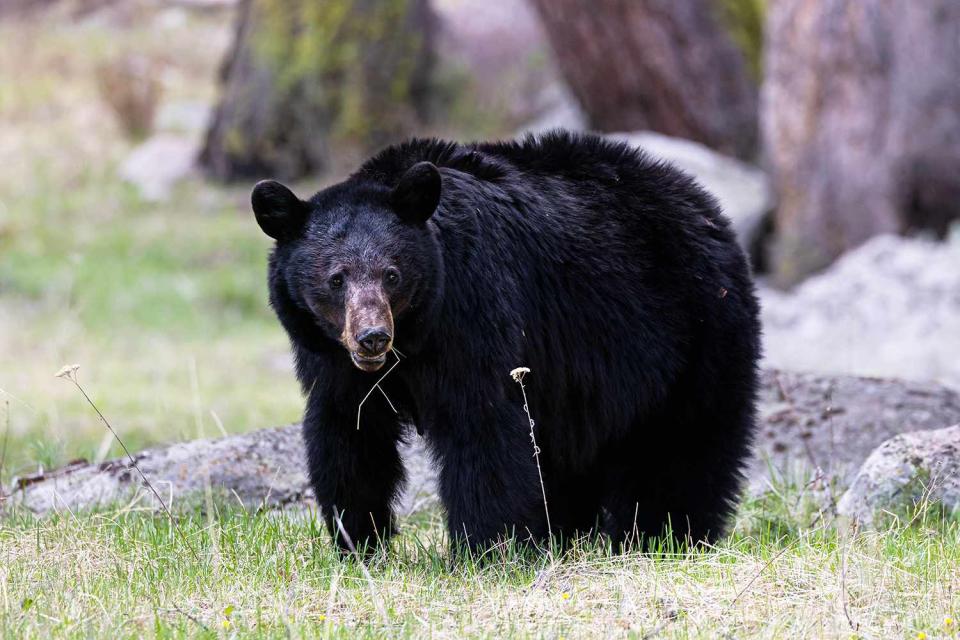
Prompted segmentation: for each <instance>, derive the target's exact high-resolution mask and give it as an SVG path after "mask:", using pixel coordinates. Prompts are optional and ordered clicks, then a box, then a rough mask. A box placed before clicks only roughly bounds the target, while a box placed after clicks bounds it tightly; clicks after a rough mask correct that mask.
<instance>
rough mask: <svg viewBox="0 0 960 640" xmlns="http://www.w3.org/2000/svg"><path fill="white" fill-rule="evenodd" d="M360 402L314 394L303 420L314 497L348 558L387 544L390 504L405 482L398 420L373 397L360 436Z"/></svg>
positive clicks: (364, 412) (363, 416)
mask: <svg viewBox="0 0 960 640" xmlns="http://www.w3.org/2000/svg"><path fill="white" fill-rule="evenodd" d="M371 384H372V383H371ZM354 400H355V401H354ZM360 400H361V397H357V398H353V397H352V394H351V397H350V398H343V397H337V398H334V395H333V394H332V393H331V392H329V391H326V390H317V389H315V390H313V391H312V392H311V393H310V399H309V401H308V403H307V412H306V415H305V416H304V420H303V435H304V441H305V443H306V449H307V468H308V471H309V474H310V481H311V483H312V486H313V491H314V494H315V495H316V498H317V503H318V504H319V505H320V508H321V510H322V512H323V516H324V520H325V521H326V525H327V530H328V531H329V532H330V535H331V536H332V537H333V539H334V540H335V541H336V543H337V545H338V547H339V548H340V550H341V551H342V552H344V553H347V552H350V551H351V550H352V549H351V545H352V546H353V549H356V550H357V551H358V552H361V553H370V552H371V551H372V550H374V549H375V548H376V546H377V545H378V544H383V543H385V542H386V541H387V539H388V538H389V537H390V535H391V534H392V533H393V528H394V523H393V512H392V507H391V503H392V502H393V499H394V497H395V496H396V495H397V493H398V492H399V491H400V489H401V487H402V484H403V481H404V468H403V461H402V460H401V458H400V453H399V451H398V449H397V444H398V442H399V440H400V437H401V430H400V425H399V422H398V420H397V416H396V415H395V414H394V413H393V412H392V410H391V409H390V408H389V406H387V404H386V402H385V400H384V399H383V398H382V397H379V396H377V397H374V396H371V397H370V398H369V399H368V400H367V402H365V403H364V405H363V410H362V413H361V426H360V429H359V430H358V429H357V406H358V404H359V402H360ZM338 518H339V520H340V522H339V523H338V522H337V520H338ZM340 524H342V527H343V531H341V527H340ZM344 532H346V535H344ZM348 537H349V540H348V539H347V538H348Z"/></svg>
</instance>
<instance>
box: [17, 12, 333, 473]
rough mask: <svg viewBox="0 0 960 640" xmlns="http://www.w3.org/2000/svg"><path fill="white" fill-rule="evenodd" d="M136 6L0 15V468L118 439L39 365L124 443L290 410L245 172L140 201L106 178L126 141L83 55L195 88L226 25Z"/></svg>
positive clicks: (91, 453) (263, 248)
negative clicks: (119, 60) (178, 22)
mask: <svg viewBox="0 0 960 640" xmlns="http://www.w3.org/2000/svg"><path fill="white" fill-rule="evenodd" d="M132 5H133V3H131V6H132ZM137 15H139V14H137ZM151 15H152V14H149V13H144V15H142V16H140V17H138V18H137V19H135V20H134V21H133V22H132V23H131V24H130V25H128V26H126V27H119V26H117V25H115V24H110V23H109V22H97V21H94V22H92V23H74V22H71V21H66V20H63V19H61V18H44V19H41V20H40V21H39V22H28V23H17V22H7V23H3V24H0V121H2V122H3V123H4V125H3V128H2V130H0V156H2V157H4V158H5V159H7V158H9V161H8V162H7V163H5V167H4V171H3V172H2V173H0V427H3V426H4V425H5V422H6V420H7V416H9V424H10V427H9V446H8V453H7V457H6V459H5V461H4V464H3V465H2V469H0V482H9V480H10V478H11V476H13V475H16V474H22V473H27V472H30V471H32V470H34V469H35V468H36V467H37V466H38V465H42V466H44V467H46V468H49V467H51V466H56V465H59V464H63V463H64V462H66V461H68V460H71V459H74V458H79V457H84V458H93V457H95V456H96V455H97V454H98V452H100V453H101V455H111V456H114V455H117V454H118V453H119V451H118V449H117V447H116V446H115V445H112V444H111V443H109V441H107V442H106V443H105V444H106V446H107V447H109V448H108V449H106V451H100V450H101V444H102V443H103V442H104V441H103V431H102V427H101V426H100V425H99V424H98V423H97V421H96V419H95V416H93V415H91V413H90V412H89V410H88V409H87V408H86V407H85V406H84V405H83V403H82V402H81V401H80V399H79V398H78V397H77V394H76V393H74V392H73V391H72V390H71V389H69V388H68V386H67V385H65V384H64V382H63V381H62V380H57V379H55V378H54V377H53V374H54V373H56V371H57V370H59V369H60V367H61V366H63V365H65V364H70V363H79V364H80V365H81V369H80V376H81V379H82V380H83V381H84V382H85V384H87V385H88V386H89V388H90V390H91V392H92V393H93V395H94V397H95V399H96V400H97V401H98V402H102V403H103V404H104V406H105V408H107V409H108V410H109V411H110V413H111V415H113V416H115V420H116V422H117V426H118V428H120V429H122V431H123V432H124V434H125V437H126V439H127V441H128V442H129V444H130V445H131V446H132V447H135V448H139V447H142V446H146V445H148V444H153V443H158V442H169V441H173V440H179V439H185V438H194V437H197V436H198V435H206V436H214V435H218V434H219V433H220V426H221V425H222V427H223V429H224V430H226V431H228V432H241V431H247V430H250V429H253V428H259V427H267V426H273V425H277V424H284V423H289V422H292V421H295V420H297V419H299V416H300V412H301V406H302V400H301V398H300V394H299V389H298V387H297V384H296V381H295V380H294V377H293V373H292V370H291V364H290V360H289V351H288V346H287V342H286V337H285V336H284V334H283V332H282V329H281V328H280V326H279V324H278V323H277V321H276V319H275V318H274V317H273V315H272V312H271V311H270V309H269V307H268V305H267V292H266V282H265V280H266V258H267V251H268V249H269V246H270V243H269V242H268V239H267V238H266V237H265V236H264V235H263V234H262V233H261V232H260V230H259V229H258V228H257V226H256V224H255V223H254V221H253V217H252V214H250V211H249V203H248V193H249V192H248V188H249V186H248V185H236V186H232V187H224V186H218V185H213V184H208V183H206V182H204V181H202V180H200V179H192V180H188V181H187V182H186V183H184V184H182V185H180V186H179V187H178V188H177V189H176V191H175V192H174V193H173V195H172V197H171V198H170V199H169V200H167V201H164V202H161V203H153V202H148V201H144V200H141V199H140V198H139V196H138V194H137V193H136V191H135V190H134V189H133V188H132V187H130V186H128V185H126V184H124V183H123V182H122V181H121V180H120V179H119V177H118V174H117V167H118V166H119V164H120V163H121V162H122V160H123V158H124V157H125V155H126V154H127V153H128V152H129V150H130V149H131V148H132V146H133V144H134V142H132V141H128V140H125V139H124V138H123V136H122V134H121V131H120V127H119V126H118V125H117V123H116V121H115V119H114V117H113V115H112V113H111V112H110V110H109V108H108V106H107V105H106V103H105V101H104V100H103V98H102V96H100V95H99V94H98V90H97V82H96V68H97V65H99V64H101V63H103V62H104V61H106V60H110V59H113V58H115V57H118V56H125V55H130V54H137V55H145V56H147V57H150V58H151V59H154V60H156V61H159V62H160V63H162V64H163V68H164V70H165V74H164V87H163V88H164V99H165V100H192V101H203V100H206V99H208V98H209V97H210V96H211V94H212V92H213V91H214V86H215V85H214V82H213V78H214V76H215V72H216V66H217V64H218V62H219V54H220V49H218V48H217V44H218V43H219V44H220V45H221V46H222V45H223V44H224V43H226V42H227V41H228V33H229V28H230V22H229V20H228V19H225V18H223V17H221V18H217V17H203V16H191V17H190V22H189V23H188V24H187V25H186V26H185V27H184V28H183V29H182V30H180V31H178V32H177V34H176V36H177V37H176V38H171V34H170V33H169V32H164V31H163V30H161V29H157V28H156V27H155V26H154V25H153V23H152V22H151V20H152V19H153V18H152V17H151ZM211 45H213V46H211ZM318 186H319V185H317V184H313V185H309V186H307V187H305V188H304V190H308V189H309V188H310V187H313V188H316V187H318Z"/></svg>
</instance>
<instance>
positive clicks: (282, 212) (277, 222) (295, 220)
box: [250, 180, 308, 240]
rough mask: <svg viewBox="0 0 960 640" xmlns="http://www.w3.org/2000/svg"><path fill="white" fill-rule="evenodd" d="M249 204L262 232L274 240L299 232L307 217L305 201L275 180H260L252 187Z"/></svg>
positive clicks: (283, 238) (289, 236)
mask: <svg viewBox="0 0 960 640" xmlns="http://www.w3.org/2000/svg"><path fill="white" fill-rule="evenodd" d="M250 204H252V205H253V213H254V215H255V216H257V223H258V224H259V225H260V228H261V229H263V232H264V233H266V234H267V235H268V236H270V237H271V238H273V239H275V240H287V239H289V238H292V237H294V236H296V235H297V234H298V233H300V229H301V228H302V227H303V223H304V221H305V220H306V219H307V210H308V209H307V203H305V202H303V201H302V200H300V198H298V197H297V196H295V195H294V194H293V192H292V191H290V189H288V188H286V187H285V186H283V185H282V184H280V183H279V182H276V181H275V180H261V181H260V182H258V183H257V184H256V186H255V187H253V192H252V193H251V194H250Z"/></svg>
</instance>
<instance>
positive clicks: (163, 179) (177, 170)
mask: <svg viewBox="0 0 960 640" xmlns="http://www.w3.org/2000/svg"><path fill="white" fill-rule="evenodd" d="M199 154H200V146H199V143H198V142H197V140H196V138H195V136H185V135H175V134H170V133H161V134H157V135H155V136H153V137H151V138H149V139H147V140H146V141H144V142H143V143H142V144H140V145H139V146H138V147H136V148H135V149H134V150H133V151H131V152H130V155H129V156H127V158H126V159H125V160H124V161H123V164H121V166H120V177H121V178H123V180H124V181H126V182H128V183H130V184H132V185H133V186H134V187H136V188H137V191H138V192H139V193H140V197H141V198H143V199H144V200H149V201H161V200H165V199H167V198H168V197H169V196H170V193H171V191H172V189H173V187H174V186H175V185H176V184H177V183H179V182H180V181H182V180H183V179H185V178H187V177H188V176H189V175H190V174H191V173H192V172H193V170H194V165H195V163H196V159H197V156H198V155H199Z"/></svg>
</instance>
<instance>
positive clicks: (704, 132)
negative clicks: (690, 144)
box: [533, 0, 757, 157]
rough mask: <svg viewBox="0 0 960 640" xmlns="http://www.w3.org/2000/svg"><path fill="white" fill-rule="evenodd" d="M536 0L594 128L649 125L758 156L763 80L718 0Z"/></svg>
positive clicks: (729, 150)
mask: <svg viewBox="0 0 960 640" xmlns="http://www.w3.org/2000/svg"><path fill="white" fill-rule="evenodd" d="M533 4H534V5H535V6H536V8H537V9H538V11H539V13H540V16H541V18H542V19H543V23H544V26H545V28H546V31H547V36H548V38H549V40H550V43H551V45H552V47H553V50H554V53H555V55H556V59H557V62H558V64H559V66H560V70H561V71H562V73H563V75H564V77H565V78H566V80H567V83H568V84H569V85H570V88H571V90H572V91H573V93H574V95H575V96H576V98H577V100H578V101H579V103H580V105H581V106H582V107H583V109H584V111H585V112H586V114H587V116H588V118H589V120H590V125H591V126H592V127H593V128H595V129H598V130H601V131H629V130H636V129H651V130H653V131H659V132H660V133H664V134H667V135H673V136H680V137H683V138H688V139H691V140H697V141H699V142H702V143H704V144H706V145H707V146H710V147H713V148H714V149H717V150H719V151H723V152H725V153H730V154H733V155H736V156H739V157H749V156H751V155H752V154H753V152H754V151H755V147H756V142H757V87H756V84H755V83H754V82H753V81H752V80H751V79H750V73H749V68H748V64H747V62H746V60H745V58H744V55H743V53H742V52H741V51H740V50H739V49H738V48H737V46H736V45H735V44H734V42H733V40H732V38H731V37H730V35H729V34H728V32H727V29H726V28H725V26H724V24H723V16H722V7H720V6H719V5H717V6H715V3H714V2H713V0H684V2H675V1H672V0H533Z"/></svg>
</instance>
